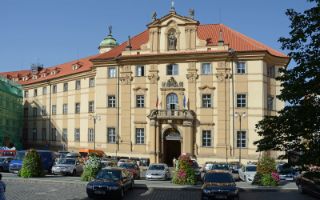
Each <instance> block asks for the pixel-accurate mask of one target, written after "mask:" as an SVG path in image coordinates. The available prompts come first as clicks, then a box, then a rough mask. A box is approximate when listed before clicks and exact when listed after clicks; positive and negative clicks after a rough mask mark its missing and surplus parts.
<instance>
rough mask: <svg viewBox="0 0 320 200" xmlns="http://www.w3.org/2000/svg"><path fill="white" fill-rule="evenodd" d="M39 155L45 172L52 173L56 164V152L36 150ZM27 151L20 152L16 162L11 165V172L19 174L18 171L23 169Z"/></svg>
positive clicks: (13, 161) (15, 159)
mask: <svg viewBox="0 0 320 200" xmlns="http://www.w3.org/2000/svg"><path fill="white" fill-rule="evenodd" d="M36 151H37V153H38V154H39V155H40V158H41V163H42V169H43V170H44V171H45V172H48V173H50V172H51V169H52V166H53V165H54V162H55V158H56V157H55V156H56V154H55V152H53V151H49V150H36ZM26 153H27V151H18V152H17V154H16V157H15V158H14V160H12V161H11V162H10V164H9V172H13V173H18V171H19V170H20V169H21V167H22V162H23V159H24V157H25V155H26Z"/></svg>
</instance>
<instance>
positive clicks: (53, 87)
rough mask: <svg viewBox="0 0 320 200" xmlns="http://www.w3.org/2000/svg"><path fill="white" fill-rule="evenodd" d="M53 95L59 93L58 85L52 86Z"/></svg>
mask: <svg viewBox="0 0 320 200" xmlns="http://www.w3.org/2000/svg"><path fill="white" fill-rule="evenodd" d="M52 93H53V94H55V93H57V85H53V86H52Z"/></svg>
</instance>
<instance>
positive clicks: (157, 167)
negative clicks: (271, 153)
mask: <svg viewBox="0 0 320 200" xmlns="http://www.w3.org/2000/svg"><path fill="white" fill-rule="evenodd" d="M149 170H164V165H151V166H150V167H149Z"/></svg>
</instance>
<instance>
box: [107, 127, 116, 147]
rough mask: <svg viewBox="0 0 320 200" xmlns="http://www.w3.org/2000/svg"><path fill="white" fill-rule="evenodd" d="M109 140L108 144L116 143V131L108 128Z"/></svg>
mask: <svg viewBox="0 0 320 200" xmlns="http://www.w3.org/2000/svg"><path fill="white" fill-rule="evenodd" d="M107 138H108V141H107V142H108V143H116V129H115V128H107Z"/></svg>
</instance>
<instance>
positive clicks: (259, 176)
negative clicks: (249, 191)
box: [252, 171, 263, 185]
mask: <svg viewBox="0 0 320 200" xmlns="http://www.w3.org/2000/svg"><path fill="white" fill-rule="evenodd" d="M262 175H263V174H261V173H260V172H258V171H257V173H256V175H254V178H253V181H252V185H262V183H261V179H262Z"/></svg>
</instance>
